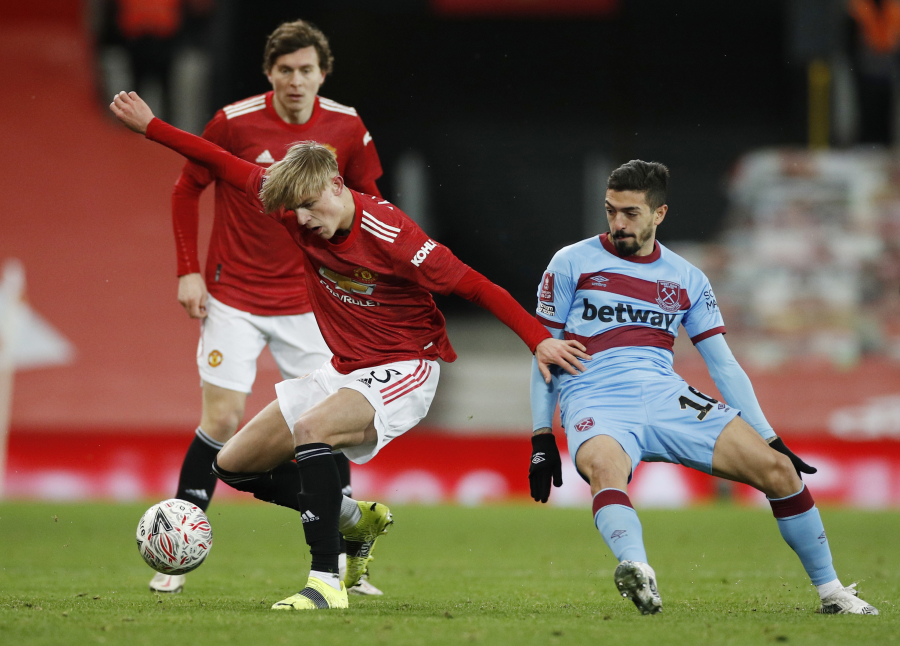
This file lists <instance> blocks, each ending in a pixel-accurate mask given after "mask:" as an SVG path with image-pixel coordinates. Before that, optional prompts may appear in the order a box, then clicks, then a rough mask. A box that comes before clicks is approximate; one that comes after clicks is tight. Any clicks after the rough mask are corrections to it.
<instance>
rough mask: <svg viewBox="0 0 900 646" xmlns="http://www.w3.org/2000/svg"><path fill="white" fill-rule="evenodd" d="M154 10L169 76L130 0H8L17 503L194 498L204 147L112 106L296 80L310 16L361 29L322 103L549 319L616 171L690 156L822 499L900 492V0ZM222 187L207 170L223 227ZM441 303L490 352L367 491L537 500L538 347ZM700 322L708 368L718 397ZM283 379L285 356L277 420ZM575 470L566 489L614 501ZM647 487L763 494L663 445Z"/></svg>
mask: <svg viewBox="0 0 900 646" xmlns="http://www.w3.org/2000/svg"><path fill="white" fill-rule="evenodd" d="M141 3H142V4H144V5H147V6H150V5H155V4H159V5H160V6H163V5H168V6H170V7H175V10H176V13H177V16H178V20H177V21H176V22H174V23H173V24H172V25H170V26H169V27H170V29H169V31H168V32H167V34H168V36H167V43H166V47H167V48H168V54H171V61H172V62H171V66H169V68H168V69H167V70H166V74H167V76H166V79H165V80H164V81H162V82H161V81H159V80H158V79H157V80H154V79H152V78H151V79H149V80H148V81H146V82H141V83H138V85H135V83H136V81H134V80H133V73H132V70H131V69H130V68H129V51H130V50H129V48H130V47H132V46H133V45H134V43H133V42H128V39H127V37H126V36H125V35H123V33H122V29H121V25H118V24H117V22H116V17H115V10H116V8H117V6H118V5H124V4H127V1H126V0H116V1H115V2H114V1H113V0H109V1H108V2H105V1H102V0H81V1H79V0H44V1H43V2H39V3H37V2H31V3H26V2H21V1H9V2H4V3H2V5H0V84H2V87H3V91H2V92H0V141H2V142H3V146H4V149H5V150H6V153H5V154H4V155H3V156H2V159H0V168H2V177H3V179H2V182H3V190H2V191H0V263H4V264H3V268H4V269H3V289H2V296H0V320H2V321H3V323H2V326H0V427H2V426H4V425H5V424H6V423H7V422H8V437H6V438H5V439H4V441H3V442H0V447H2V448H0V458H2V450H3V449H4V448H5V449H6V450H7V456H6V463H7V469H6V473H5V479H0V484H2V485H3V488H4V495H5V496H6V497H8V498H18V499H42V498H43V499H73V500H74V499H94V498H99V499H114V500H132V499H142V498H145V497H167V496H169V495H171V493H172V492H173V491H174V490H175V483H176V480H177V474H178V469H179V467H180V464H181V459H182V456H183V453H184V450H185V448H186V447H187V445H188V443H189V442H190V440H191V437H192V430H193V429H194V428H195V426H196V424H197V422H198V420H199V415H200V391H199V382H198V377H197V373H196V368H195V363H194V354H195V347H196V343H197V336H198V329H197V323H196V322H195V321H191V320H189V319H188V318H187V316H186V315H185V314H184V312H183V310H182V309H181V307H180V306H179V305H178V303H177V301H176V299H175V292H176V280H175V254H174V249H173V244H172V234H171V224H170V212H169V196H170V192H171V187H172V184H173V182H174V180H175V178H176V177H177V175H178V173H179V171H180V168H181V165H182V161H181V159H180V158H179V157H177V156H176V155H174V154H173V153H171V152H169V151H166V150H164V149H162V148H161V147H159V146H156V145H154V144H151V143H148V142H146V141H143V140H141V139H140V138H138V137H134V136H133V135H131V134H130V133H128V132H126V131H125V130H124V129H123V128H122V127H121V126H118V125H117V124H115V123H113V122H112V120H111V119H110V116H109V114H108V112H107V109H106V105H107V104H108V102H109V99H110V97H111V96H112V93H113V92H114V91H116V90H119V89H123V88H125V89H132V88H134V87H137V89H138V90H139V91H141V92H142V94H143V95H144V96H146V97H147V98H148V99H149V100H150V101H151V103H153V104H154V105H155V106H156V108H157V109H158V110H161V111H163V114H164V115H165V116H167V117H168V118H169V119H170V120H172V121H174V122H175V123H176V125H180V126H182V127H185V128H187V129H190V130H193V131H195V132H197V131H199V130H201V129H202V126H203V124H204V123H205V121H206V120H207V119H208V118H209V117H210V116H211V115H212V114H213V112H214V110H215V109H216V108H218V107H221V106H223V105H225V104H227V103H230V102H233V101H235V100H238V99H241V98H244V97H246V96H250V95H252V94H255V93H259V92H263V91H265V90H267V83H266V80H265V78H264V76H263V75H262V74H261V73H260V61H261V51H262V46H263V43H264V41H265V37H266V35H267V33H268V32H270V31H271V30H272V29H273V28H274V27H275V26H276V25H277V24H278V23H279V22H281V21H283V20H287V19H295V18H298V17H302V18H305V19H308V20H311V21H313V22H315V23H316V24H318V26H319V27H321V28H322V29H323V31H325V33H326V34H327V35H328V36H329V37H330V39H331V43H332V47H333V49H334V51H335V54H336V66H335V71H334V74H333V75H332V76H331V77H329V78H328V80H327V82H326V84H325V86H324V88H323V91H322V93H323V95H325V96H327V97H329V98H333V99H335V100H337V101H339V102H341V103H344V104H347V105H352V106H354V107H356V108H357V109H358V110H359V112H360V114H361V115H362V117H363V119H364V120H365V122H366V125H367V126H368V128H369V130H370V132H371V133H372V135H373V137H374V140H375V142H376V144H377V146H378V150H379V152H380V155H381V158H382V163H383V165H384V168H385V176H384V177H383V179H382V180H381V181H380V182H379V184H380V186H381V188H382V191H383V192H384V194H385V195H386V197H388V199H391V200H392V201H394V202H395V203H397V204H399V205H400V206H401V207H403V208H404V209H405V210H407V211H408V212H409V213H410V215H412V216H413V217H415V218H416V219H418V220H419V221H420V222H421V223H422V224H423V225H424V226H425V228H426V230H428V231H429V232H430V233H432V234H433V235H434V236H435V237H436V238H437V239H439V240H441V241H442V242H444V243H446V244H448V245H449V246H450V247H451V248H452V249H453V250H454V251H455V252H456V253H457V255H458V256H459V257H460V258H461V259H462V260H463V261H465V262H467V263H468V264H470V265H472V266H474V267H475V268H477V269H478V270H479V271H481V272H483V273H484V274H486V275H487V276H488V277H489V278H491V279H492V280H494V281H495V282H497V283H499V284H501V285H503V286H504V287H506V288H507V289H509V290H510V292H511V293H512V294H513V295H514V296H515V297H516V298H517V299H518V300H519V302H521V303H522V305H523V306H524V307H526V308H527V309H529V310H531V309H532V308H533V307H534V298H535V297H534V294H535V289H536V286H537V283H538V281H539V279H540V275H541V271H542V270H543V268H544V267H545V266H546V263H547V262H548V261H549V259H550V257H551V256H552V254H553V253H554V252H555V251H556V250H557V249H558V248H560V247H561V246H563V245H565V244H568V243H571V242H574V241H576V240H578V239H581V238H583V237H587V236H589V235H594V234H596V233H598V232H599V231H601V230H603V226H604V224H605V221H604V213H603V192H604V185H605V178H606V176H607V174H608V173H609V171H610V170H611V169H612V168H614V167H615V166H617V165H618V164H620V163H623V162H625V161H627V160H629V159H633V158H643V159H648V160H657V161H662V162H664V163H666V164H667V165H668V166H669V167H670V169H671V171H672V182H671V191H670V198H669V204H670V212H669V217H668V218H667V220H666V222H665V224H664V225H663V226H662V228H661V229H660V232H659V238H660V240H661V241H662V242H663V243H664V244H667V245H669V246H671V247H672V248H673V249H675V250H676V251H678V252H679V253H682V254H683V255H685V256H686V257H687V258H688V259H690V260H691V261H693V262H694V263H695V264H697V265H698V266H700V267H701V268H702V269H703V270H704V271H706V272H707V274H708V275H709V276H710V278H711V279H712V281H713V286H714V288H715V290H716V294H717V297H718V302H719V305H720V306H721V308H722V310H723V313H724V316H725V321H726V325H727V327H728V330H729V334H728V337H727V338H728V341H729V343H730V344H731V346H732V347H733V348H734V349H735V352H736V354H737V356H738V358H739V360H740V361H741V362H742V364H743V365H744V367H745V369H746V370H747V372H748V373H749V375H750V377H751V379H752V380H753V383H754V385H755V388H756V391H757V394H758V396H759V398H760V401H761V403H762V406H763V410H764V411H765V412H766V414H767V416H768V418H769V421H770V422H771V423H772V424H773V425H774V427H775V428H776V430H777V431H778V432H779V433H780V434H782V435H784V436H785V437H786V438H788V441H789V443H790V444H791V445H792V447H793V448H794V449H795V450H797V452H799V453H801V454H803V455H804V457H806V458H807V459H808V461H809V462H811V463H813V464H815V465H816V466H818V467H819V469H820V472H819V473H818V474H817V475H815V476H813V477H812V478H810V479H809V480H810V481H811V482H812V483H814V486H815V490H816V495H817V498H818V499H820V500H827V501H829V502H832V503H844V504H852V505H856V506H865V507H888V506H894V507H896V506H900V290H898V287H900V158H898V157H897V156H896V154H895V151H896V145H897V144H898V143H900V138H898V137H900V126H898V124H900V110H898V105H900V104H898V101H897V99H898V97H900V68H898V51H900V24H896V23H895V21H894V18H893V16H895V15H900V2H896V1H895V0H884V1H883V2H875V1H874V0H859V1H858V2H857V1H854V2H845V1H844V0H833V1H832V0H790V1H788V0H757V1H755V2H748V3H740V2H733V3H722V2H713V1H712V0H695V1H694V2H690V3H672V2H668V1H666V0H529V1H524V0H394V1H390V0H385V1H384V2H377V3H374V2H365V1H363V0H329V1H328V2H304V3H296V2H286V1H281V0H277V1H276V0H273V1H270V2H266V3H257V2H249V1H248V0H190V1H189V0H185V1H184V2H179V1H178V0H172V2H151V0H141ZM895 9H896V12H895V11H894V10H895ZM168 54H166V55H168ZM159 56H160V57H163V56H164V55H163V54H159ZM211 205H212V199H211V192H208V193H207V195H206V196H205V201H204V203H203V209H204V210H203V213H204V214H205V218H204V222H205V225H206V231H207V233H208V229H209V226H210V224H211V213H212V210H211ZM201 248H202V249H205V246H204V245H203V243H201ZM23 282H24V292H22V295H21V296H19V291H18V290H17V285H20V284H22V283H23ZM439 304H440V305H441V307H442V308H443V310H444V312H445V313H446V314H447V316H448V319H449V328H450V336H451V340H452V341H453V342H454V344H455V346H456V347H457V350H458V351H459V354H460V359H459V361H458V362H456V363H455V364H452V365H448V366H445V369H444V375H443V376H442V381H443V384H442V390H441V392H440V393H439V396H438V399H437V400H436V401H435V404H434V407H433V410H432V413H431V414H430V415H429V417H428V418H427V419H426V421H425V422H424V423H423V424H422V425H421V426H420V427H419V428H417V429H416V430H415V431H414V432H412V433H410V434H408V435H407V436H404V437H403V438H401V439H400V440H398V441H396V442H394V443H392V444H391V445H390V447H389V448H388V449H386V450H385V451H383V452H382V454H380V456H379V458H378V459H377V460H375V461H374V462H373V463H372V464H371V465H366V466H364V467H358V468H356V469H355V470H354V476H353V477H354V485H355V489H356V491H357V492H358V493H359V494H360V495H362V496H364V497H369V498H374V497H379V498H383V499H386V500H390V501H396V502H416V501H418V502H429V503H431V502H441V501H457V502H461V503H464V504H478V503H480V502H482V501H486V500H494V499H507V498H515V497H522V496H525V495H526V494H527V485H526V482H527V481H526V460H527V459H528V455H529V453H530V448H529V442H528V435H529V431H530V416H529V412H528V401H527V397H528V369H529V362H530V357H529V355H528V353H527V351H526V349H525V348H524V346H523V345H522V344H521V342H520V341H519V340H518V339H517V338H516V337H515V336H514V335H513V334H512V333H511V332H509V331H507V330H505V328H503V327H502V326H500V325H499V324H498V323H496V322H495V321H493V320H492V319H491V318H490V317H489V316H487V315H486V314H485V313H483V312H480V311H478V310H477V308H475V307H472V306H469V304H468V303H465V302H463V301H461V300H459V299H442V300H441V301H440V303H439ZM683 341H684V339H681V338H680V339H679V343H678V344H677V345H676V368H677V370H678V371H679V372H680V373H681V374H682V375H683V376H684V377H685V378H686V379H687V381H688V382H690V383H691V384H692V385H694V386H695V387H698V388H700V389H701V390H704V391H706V392H709V393H715V392H716V391H715V387H714V386H713V385H712V382H711V380H710V379H709V377H708V376H707V374H706V371H705V368H704V366H703V363H702V361H701V359H700V357H699V355H698V354H697V353H696V352H695V351H694V350H693V349H692V348H691V346H690V343H689V342H687V343H685V342H683ZM278 379H279V377H278V373H277V369H276V367H275V364H274V361H273V360H272V359H271V357H269V356H268V354H264V356H263V359H262V360H261V365H260V371H259V376H258V379H257V383H256V385H255V388H254V393H253V395H252V396H251V399H250V401H249V406H248V418H249V415H252V414H253V413H254V412H256V411H257V410H259V409H260V408H261V407H262V406H263V405H265V404H266V403H268V401H270V400H271V399H272V397H273V389H272V386H273V384H274V383H275V382H277V381H278ZM0 463H2V459H0ZM565 464H566V465H567V468H568V470H567V472H566V473H565V481H566V485H565V487H564V489H563V491H561V492H554V495H553V502H555V503H556V504H579V505H580V504H584V503H585V502H586V501H588V500H589V491H588V490H587V486H586V485H584V484H583V483H582V482H581V481H580V480H579V479H578V478H577V477H576V476H575V474H574V472H573V471H572V469H571V467H570V466H569V465H568V462H565ZM226 489H227V487H224V486H223V487H220V488H219V491H220V494H219V495H223V494H228V493H229V492H226V491H225V490H226ZM632 494H633V498H634V499H635V500H636V501H637V502H639V503H640V504H642V505H644V506H679V505H685V504H689V503H691V502H694V501H698V500H705V499H709V498H713V497H717V496H724V495H734V496H735V497H736V498H738V499H739V500H744V501H747V502H748V503H750V504H756V503H758V502H759V499H758V498H757V497H756V496H755V495H754V494H752V493H751V492H749V491H745V490H744V489H742V488H735V489H734V490H729V489H728V488H724V489H723V488H721V487H717V486H716V485H715V483H713V482H712V480H711V479H710V478H707V477H705V476H702V475H699V474H694V473H692V472H687V471H686V470H683V469H679V468H676V467H671V466H670V465H662V464H652V465H644V466H642V467H641V469H640V470H639V471H638V476H637V477H636V480H635V483H634V485H633V491H632Z"/></svg>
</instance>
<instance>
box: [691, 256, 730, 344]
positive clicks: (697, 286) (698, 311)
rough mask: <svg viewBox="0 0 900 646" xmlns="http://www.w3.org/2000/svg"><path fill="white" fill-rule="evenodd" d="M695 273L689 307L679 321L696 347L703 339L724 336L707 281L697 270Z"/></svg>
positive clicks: (721, 321) (713, 295) (716, 307)
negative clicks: (718, 335) (717, 335)
mask: <svg viewBox="0 0 900 646" xmlns="http://www.w3.org/2000/svg"><path fill="white" fill-rule="evenodd" d="M695 271H696V275H695V276H693V277H692V280H691V283H692V284H691V289H690V290H689V295H690V299H691V307H690V309H689V310H688V311H687V313H686V314H685V315H684V318H682V319H681V324H682V325H683V326H684V330H685V332H687V334H688V336H689V337H690V339H691V341H692V342H693V343H694V345H697V344H698V343H700V341H702V340H703V339H708V338H709V337H711V336H714V335H716V334H725V321H723V320H722V313H721V312H720V311H719V304H718V303H717V302H716V295H715V294H713V290H712V287H710V285H709V280H708V279H707V278H706V276H704V275H703V274H702V273H700V271H699V270H695Z"/></svg>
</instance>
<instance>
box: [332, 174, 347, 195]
mask: <svg viewBox="0 0 900 646" xmlns="http://www.w3.org/2000/svg"><path fill="white" fill-rule="evenodd" d="M331 183H332V184H331V186H332V190H333V191H334V194H335V195H340V194H341V193H343V192H344V188H345V187H346V185H345V184H344V178H343V177H341V176H340V175H335V176H334V177H333V178H332V179H331Z"/></svg>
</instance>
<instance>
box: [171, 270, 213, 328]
mask: <svg viewBox="0 0 900 646" xmlns="http://www.w3.org/2000/svg"><path fill="white" fill-rule="evenodd" d="M207 300H209V292H207V291H206V281H205V280H203V276H201V275H200V274H185V275H184V276H182V277H181V278H179V279H178V302H179V303H181V306H182V307H183V308H184V311H186V312H187V313H188V316H190V317H191V318H192V319H202V318H206V301H207Z"/></svg>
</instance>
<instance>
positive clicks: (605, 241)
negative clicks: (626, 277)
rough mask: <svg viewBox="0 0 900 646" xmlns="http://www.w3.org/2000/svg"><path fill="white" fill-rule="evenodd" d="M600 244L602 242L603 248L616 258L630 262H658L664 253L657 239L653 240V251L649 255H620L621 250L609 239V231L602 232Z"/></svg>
mask: <svg viewBox="0 0 900 646" xmlns="http://www.w3.org/2000/svg"><path fill="white" fill-rule="evenodd" d="M600 244H602V245H603V248H604V249H606V250H607V251H608V252H609V253H611V254H612V255H614V256H615V257H616V258H621V259H622V260H627V261H628V262H638V263H642V264H645V263H650V262H656V261H657V260H659V257H660V256H661V255H662V252H661V251H660V249H659V243H658V242H657V241H656V240H654V241H653V252H652V253H651V254H650V255H649V256H620V255H619V252H618V251H616V247H615V245H614V244H613V243H612V242H610V241H609V234H608V233H601V234H600Z"/></svg>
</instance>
